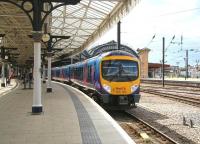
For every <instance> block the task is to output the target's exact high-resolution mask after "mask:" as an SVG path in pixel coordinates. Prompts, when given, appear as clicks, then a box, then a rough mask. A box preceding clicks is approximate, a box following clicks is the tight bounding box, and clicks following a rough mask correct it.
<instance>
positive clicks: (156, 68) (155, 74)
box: [148, 63, 171, 78]
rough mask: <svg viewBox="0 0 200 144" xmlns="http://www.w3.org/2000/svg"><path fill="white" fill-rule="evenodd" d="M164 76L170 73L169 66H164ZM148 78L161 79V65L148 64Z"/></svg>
mask: <svg viewBox="0 0 200 144" xmlns="http://www.w3.org/2000/svg"><path fill="white" fill-rule="evenodd" d="M164 66H165V76H167V75H169V73H170V72H171V69H170V65H168V64H165V65H164ZM148 77H149V78H161V77H162V64H160V63H148Z"/></svg>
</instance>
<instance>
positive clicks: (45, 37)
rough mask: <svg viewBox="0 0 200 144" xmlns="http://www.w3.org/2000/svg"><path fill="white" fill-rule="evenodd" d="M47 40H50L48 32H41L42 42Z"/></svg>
mask: <svg viewBox="0 0 200 144" xmlns="http://www.w3.org/2000/svg"><path fill="white" fill-rule="evenodd" d="M49 40H50V36H49V34H43V35H42V41H43V42H48V41H49Z"/></svg>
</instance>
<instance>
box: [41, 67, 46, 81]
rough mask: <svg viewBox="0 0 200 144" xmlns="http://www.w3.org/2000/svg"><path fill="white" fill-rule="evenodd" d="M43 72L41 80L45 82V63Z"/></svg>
mask: <svg viewBox="0 0 200 144" xmlns="http://www.w3.org/2000/svg"><path fill="white" fill-rule="evenodd" d="M42 69H43V72H42V82H43V83H46V80H45V78H46V73H45V64H43V68H42Z"/></svg>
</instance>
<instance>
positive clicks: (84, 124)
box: [63, 86, 101, 144]
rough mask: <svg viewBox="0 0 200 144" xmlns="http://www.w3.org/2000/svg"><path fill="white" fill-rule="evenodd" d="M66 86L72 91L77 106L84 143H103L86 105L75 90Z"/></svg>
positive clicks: (69, 91)
mask: <svg viewBox="0 0 200 144" xmlns="http://www.w3.org/2000/svg"><path fill="white" fill-rule="evenodd" d="M63 87H64V86H63ZM64 88H65V90H67V91H68V93H70V96H71V99H72V101H73V103H74V106H75V108H76V112H77V116H78V120H79V125H80V131H81V136H82V142H83V144H101V140H100V138H99V136H98V134H97V131H96V129H95V127H94V124H93V122H92V120H91V118H90V116H89V114H88V112H87V111H86V109H85V107H84V106H83V104H82V103H81V101H80V100H79V98H78V97H77V96H76V94H75V93H74V92H72V91H71V90H68V89H67V88H66V87H64Z"/></svg>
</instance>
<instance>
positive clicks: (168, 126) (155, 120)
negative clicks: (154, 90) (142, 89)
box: [130, 93, 200, 144]
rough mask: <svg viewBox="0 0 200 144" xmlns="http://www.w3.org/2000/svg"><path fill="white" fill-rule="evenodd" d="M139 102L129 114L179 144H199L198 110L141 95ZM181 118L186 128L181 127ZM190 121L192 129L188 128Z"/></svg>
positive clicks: (199, 116) (199, 119)
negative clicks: (192, 123)
mask: <svg viewBox="0 0 200 144" xmlns="http://www.w3.org/2000/svg"><path fill="white" fill-rule="evenodd" d="M141 95H142V97H141V101H140V103H139V104H138V107H137V108H136V109H132V110H130V112H131V113H134V115H136V116H138V117H139V118H141V119H143V120H144V121H146V122H148V123H150V124H151V125H153V126H155V127H156V128H157V129H159V130H161V131H162V132H163V133H165V134H167V135H168V136H170V137H172V138H173V139H175V140H176V141H178V142H179V143H180V144H188V143H190V144H193V143H194V144H195V143H196V144H200V108H198V107H194V106H190V105H187V104H183V103H180V102H177V101H173V100H169V99H166V98H162V97H159V96H155V95H152V94H147V93H141ZM183 116H184V117H185V118H186V124H187V125H186V126H185V125H183ZM190 120H192V121H193V122H194V128H191V127H190Z"/></svg>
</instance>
